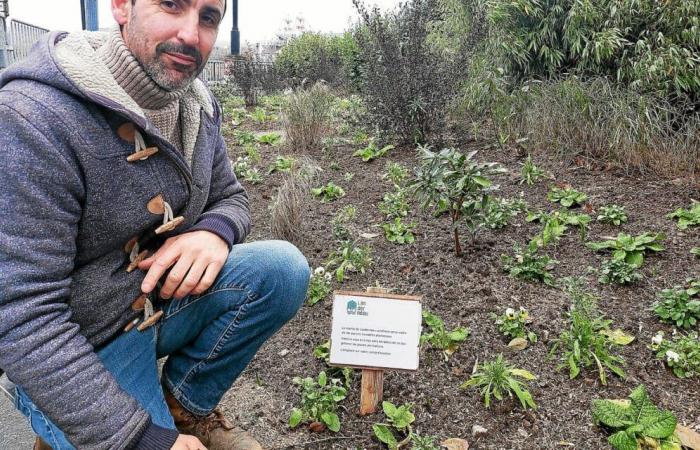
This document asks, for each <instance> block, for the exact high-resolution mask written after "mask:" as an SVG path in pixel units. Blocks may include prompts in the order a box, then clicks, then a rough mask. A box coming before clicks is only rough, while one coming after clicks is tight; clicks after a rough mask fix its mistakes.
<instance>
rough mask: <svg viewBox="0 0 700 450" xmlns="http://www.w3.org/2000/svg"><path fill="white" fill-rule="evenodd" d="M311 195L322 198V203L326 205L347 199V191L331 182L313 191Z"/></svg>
mask: <svg viewBox="0 0 700 450" xmlns="http://www.w3.org/2000/svg"><path fill="white" fill-rule="evenodd" d="M311 194H312V195H313V196H314V197H318V198H320V199H321V202H322V203H326V202H332V201H334V200H338V199H339V198H342V197H345V189H343V188H342V187H340V186H338V185H336V184H335V183H333V182H332V181H329V182H328V183H327V184H326V185H325V186H321V187H319V188H313V189H311Z"/></svg>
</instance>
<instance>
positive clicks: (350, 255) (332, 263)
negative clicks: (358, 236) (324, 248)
mask: <svg viewBox="0 0 700 450" xmlns="http://www.w3.org/2000/svg"><path fill="white" fill-rule="evenodd" d="M372 263H373V261H372V249H371V248H370V247H369V246H362V247H360V246H357V245H356V244H355V243H354V242H350V241H345V242H341V243H340V246H339V247H338V248H337V249H336V250H333V252H331V254H330V255H329V256H328V259H327V260H326V267H330V268H333V270H335V277H336V279H337V280H338V281H339V282H341V283H342V282H343V281H344V280H345V276H346V274H348V273H351V272H360V273H363V274H364V273H365V270H367V269H368V268H369V267H370V266H371V265H372Z"/></svg>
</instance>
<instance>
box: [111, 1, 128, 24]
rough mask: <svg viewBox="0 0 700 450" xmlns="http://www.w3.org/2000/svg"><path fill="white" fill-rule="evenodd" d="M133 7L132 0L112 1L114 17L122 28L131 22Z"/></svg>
mask: <svg viewBox="0 0 700 450" xmlns="http://www.w3.org/2000/svg"><path fill="white" fill-rule="evenodd" d="M131 6H132V5H131V0H112V16H114V20H116V21H117V23H118V24H119V26H120V27H121V26H123V25H125V24H126V23H127V22H128V21H129V17H131Z"/></svg>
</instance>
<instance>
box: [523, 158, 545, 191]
mask: <svg viewBox="0 0 700 450" xmlns="http://www.w3.org/2000/svg"><path fill="white" fill-rule="evenodd" d="M545 175H546V173H545V171H544V170H542V169H540V168H539V167H537V166H536V165H535V163H533V162H532V155H530V154H528V155H527V158H526V159H525V162H524V163H523V166H522V168H521V169H520V184H523V183H525V184H527V185H528V186H532V185H533V184H535V183H537V182H538V181H540V180H541V179H542V178H544V177H545Z"/></svg>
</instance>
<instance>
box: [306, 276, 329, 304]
mask: <svg viewBox="0 0 700 450" xmlns="http://www.w3.org/2000/svg"><path fill="white" fill-rule="evenodd" d="M330 293H331V274H330V273H329V272H326V269H324V268H323V267H317V268H316V270H314V271H313V273H311V280H310V281H309V289H308V290H307V292H306V304H307V305H309V306H313V305H315V304H316V303H318V302H320V301H321V300H323V299H325V298H326V297H327V296H328V294H330Z"/></svg>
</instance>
